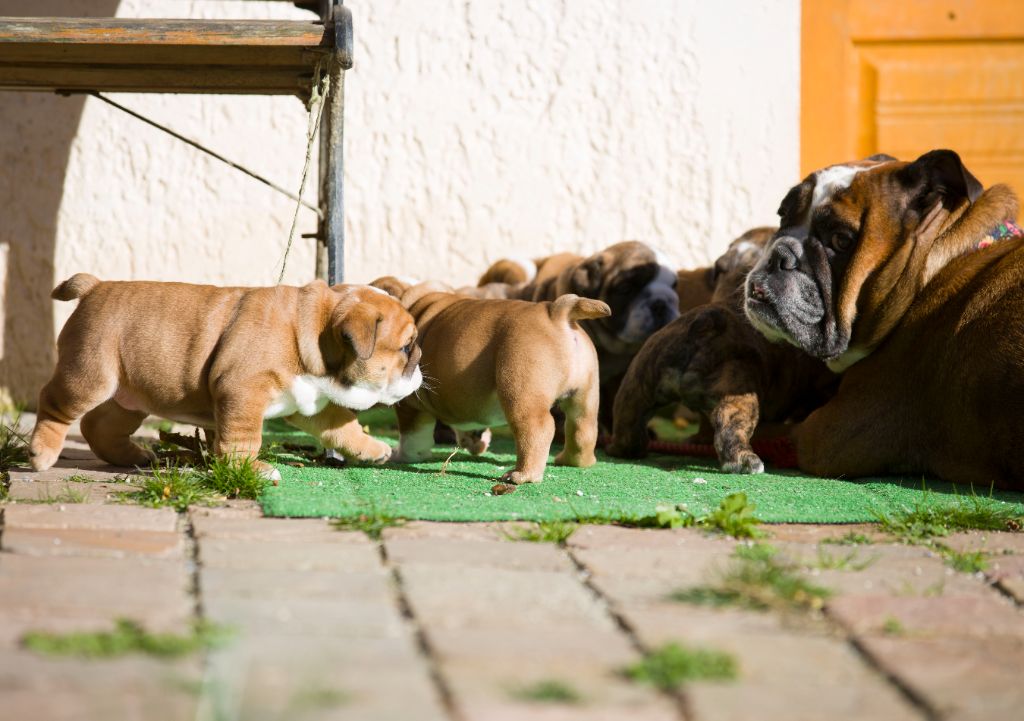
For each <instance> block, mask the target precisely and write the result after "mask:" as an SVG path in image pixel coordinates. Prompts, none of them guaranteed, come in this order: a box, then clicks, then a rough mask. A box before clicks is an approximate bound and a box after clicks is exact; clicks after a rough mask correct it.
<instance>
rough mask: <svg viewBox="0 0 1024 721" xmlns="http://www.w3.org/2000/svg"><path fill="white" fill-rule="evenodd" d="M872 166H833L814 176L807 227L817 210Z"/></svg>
mask: <svg viewBox="0 0 1024 721" xmlns="http://www.w3.org/2000/svg"><path fill="white" fill-rule="evenodd" d="M871 167H872V166H870V165H858V166H851V165H833V166H832V167H831V168H825V169H824V170H819V171H818V172H817V174H816V175H815V176H814V193H813V194H812V195H811V209H810V211H809V212H808V214H807V219H806V220H805V225H806V224H809V223H810V221H811V216H812V215H813V214H814V211H815V209H817V208H819V207H820V206H821V205H822V204H824V203H827V202H828V201H829V200H831V198H832V196H833V195H835V194H836V193H837V192H838V191H840V190H845V189H846V188H849V187H850V183H852V182H853V178H854V176H855V175H857V173H860V172H863V171H865V170H869V169H870V168H871Z"/></svg>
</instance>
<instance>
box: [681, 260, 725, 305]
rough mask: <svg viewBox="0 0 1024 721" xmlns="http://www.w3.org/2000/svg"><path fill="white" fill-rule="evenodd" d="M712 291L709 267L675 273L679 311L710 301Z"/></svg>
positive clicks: (713, 284)
mask: <svg viewBox="0 0 1024 721" xmlns="http://www.w3.org/2000/svg"><path fill="white" fill-rule="evenodd" d="M714 291H715V283H714V279H713V270H712V269H711V268H694V269H693V270H680V271H678V272H677V273H676V294H677V295H678V296H679V312H680V313H685V312H687V311H689V310H693V309H694V308H696V307H697V306H701V305H704V304H706V303H710V302H711V294H712V293H714Z"/></svg>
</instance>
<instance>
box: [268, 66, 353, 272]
mask: <svg viewBox="0 0 1024 721" xmlns="http://www.w3.org/2000/svg"><path fill="white" fill-rule="evenodd" d="M336 55H337V53H328V54H327V55H325V56H321V58H320V59H319V60H317V63H316V69H315V70H314V71H313V77H314V78H315V77H317V76H318V75H319V76H320V82H319V83H316V84H314V85H313V87H312V88H310V95H309V106H308V108H309V119H308V120H307V121H306V161H305V162H304V163H303V164H302V179H301V180H300V181H299V194H298V197H299V198H301V197H302V193H303V192H305V190H306V178H307V176H308V175H309V164H310V162H311V159H312V157H313V140H314V139H315V138H316V134H317V131H318V130H319V129H320V120H321V118H323V115H324V106H326V105H327V95H328V93H330V91H331V72H332V71H333V70H334V67H335V65H337V63H338V59H337V57H336ZM325 66H326V67H325ZM314 107H315V108H316V110H314ZM302 202H303V201H302V200H299V201H298V202H297V203H296V204H295V213H294V214H293V215H292V225H291V228H289V229H288V244H287V245H286V246H285V248H284V257H282V258H281V272H280V273H278V275H277V284H278V285H280V284H281V281H282V280H284V271H285V268H286V267H287V266H288V254H289V253H291V251H292V242H293V241H294V240H295V229H296V227H297V226H298V222H299V210H300V208H301V203H302ZM317 212H318V213H319V209H318V210H317ZM320 217H321V218H323V215H322V214H321V215H320Z"/></svg>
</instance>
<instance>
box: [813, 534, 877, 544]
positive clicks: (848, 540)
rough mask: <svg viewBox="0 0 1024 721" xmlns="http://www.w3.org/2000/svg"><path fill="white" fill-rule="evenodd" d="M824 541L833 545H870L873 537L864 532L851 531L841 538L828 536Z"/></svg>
mask: <svg viewBox="0 0 1024 721" xmlns="http://www.w3.org/2000/svg"><path fill="white" fill-rule="evenodd" d="M822 543H826V544H830V545H833V546H870V545H871V538H869V537H868V536H866V535H864V534H863V533H856V532H854V531H849V532H847V533H846V534H845V535H843V536H840V537H839V538H826V539H825V540H824V541H822Z"/></svg>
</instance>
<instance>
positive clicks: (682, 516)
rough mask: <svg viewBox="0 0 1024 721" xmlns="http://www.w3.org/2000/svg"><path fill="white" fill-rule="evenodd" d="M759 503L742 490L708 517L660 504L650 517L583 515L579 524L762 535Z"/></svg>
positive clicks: (739, 536)
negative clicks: (610, 524)
mask: <svg viewBox="0 0 1024 721" xmlns="http://www.w3.org/2000/svg"><path fill="white" fill-rule="evenodd" d="M755 508H756V506H755V505H754V504H753V503H751V502H750V501H749V500H748V499H747V494H746V493H743V492H739V493H730V494H729V495H728V496H726V497H725V498H723V499H722V501H721V503H719V504H718V508H716V509H715V510H714V511H712V512H711V513H709V514H707V515H706V516H696V515H694V514H693V512H691V511H690V510H689V509H687V507H686V505H685V504H682V503H680V504H677V505H668V504H663V505H658V506H655V508H654V513H653V514H651V515H647V516H634V517H632V518H627V519H622V518H602V517H599V516H592V517H581V518H579V519H577V520H578V521H579V522H580V523H614V524H616V525H619V526H627V527H630V528H690V527H694V526H696V527H699V528H704V529H707V530H710V531H718V532H720V533H724V534H726V535H729V536H732V537H733V538H760V537H761V535H762V532H761V531H760V530H759V529H758V528H757V526H758V524H760V523H761V520H760V519H759V518H757V517H756V516H755V515H754V509H755Z"/></svg>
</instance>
